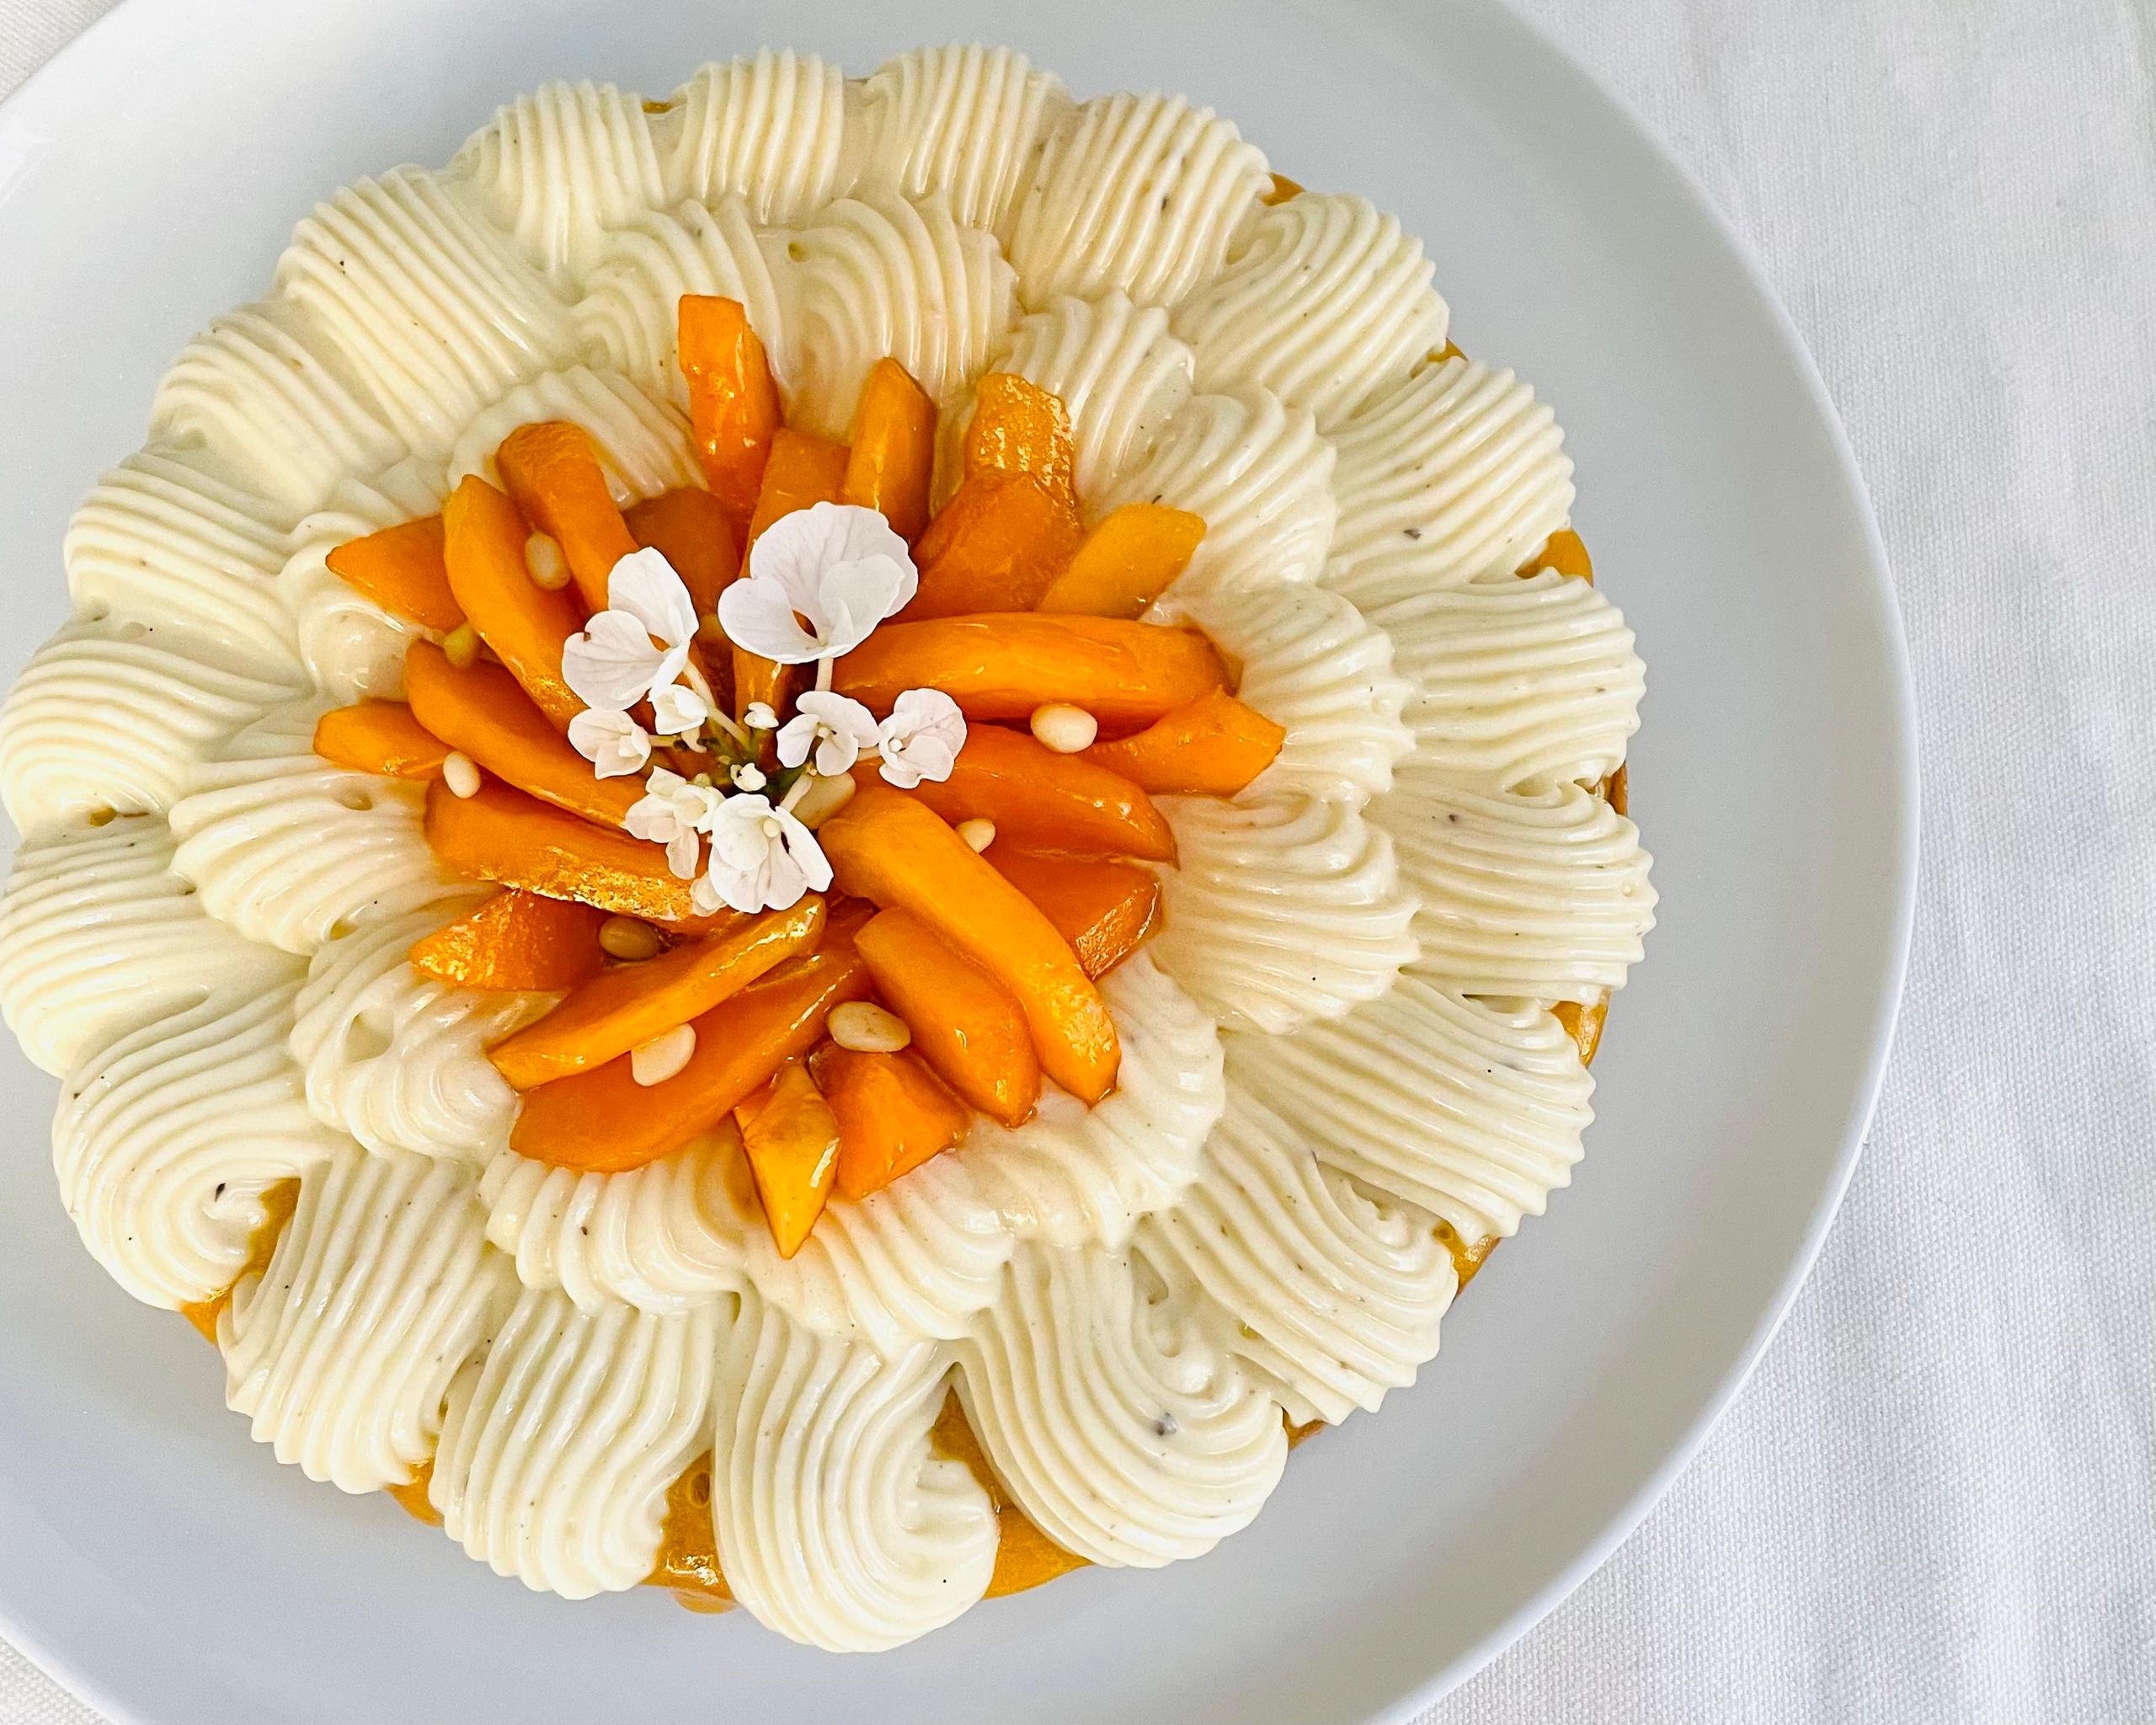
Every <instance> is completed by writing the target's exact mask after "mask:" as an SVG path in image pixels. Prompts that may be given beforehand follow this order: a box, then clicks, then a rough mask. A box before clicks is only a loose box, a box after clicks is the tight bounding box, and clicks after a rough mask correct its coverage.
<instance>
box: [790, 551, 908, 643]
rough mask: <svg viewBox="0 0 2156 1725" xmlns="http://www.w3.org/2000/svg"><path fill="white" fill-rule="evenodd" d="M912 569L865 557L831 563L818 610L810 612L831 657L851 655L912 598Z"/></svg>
mask: <svg viewBox="0 0 2156 1725" xmlns="http://www.w3.org/2000/svg"><path fill="white" fill-rule="evenodd" d="M912 569H913V566H912V565H911V564H910V563H907V564H904V565H901V564H900V563H898V562H897V561H895V560H894V558H888V557H864V558H857V559H856V560H854V561H853V562H851V563H833V564H832V565H831V566H830V568H829V569H825V571H824V580H823V586H822V588H821V590H820V592H819V610H818V611H815V612H812V613H809V616H810V619H811V621H812V622H814V623H815V624H816V625H817V633H818V634H819V635H820V636H821V637H822V638H823V650H824V653H825V654H829V655H830V656H831V657H833V658H835V657H837V656H838V655H839V654H841V653H851V652H852V651H853V649H855V648H857V647H858V646H859V645H860V644H862V642H863V641H866V640H867V638H869V636H870V635H872V634H873V633H875V630H876V625H877V624H878V623H880V622H883V619H884V618H885V617H889V616H890V614H891V613H892V612H893V611H897V610H899V609H900V608H901V607H903V606H905V602H906V601H908V600H909V599H910V598H912V597H913V590H914V585H915V583H914V579H913V574H912Z"/></svg>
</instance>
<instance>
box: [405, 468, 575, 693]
mask: <svg viewBox="0 0 2156 1725" xmlns="http://www.w3.org/2000/svg"><path fill="white" fill-rule="evenodd" d="M441 520H442V553H443V558H444V560H445V562H446V565H447V568H448V569H449V585H450V588H451V590H452V591H453V592H454V593H455V594H456V602H457V604H458V606H460V607H462V611H463V614H464V616H465V617H466V618H467V619H468V620H469V621H470V622H471V624H472V628H474V629H476V630H477V631H478V634H479V638H480V639H481V640H483V641H484V642H485V643H486V644H487V645H488V647H490V648H492V649H494V657H495V658H497V659H499V660H501V662H502V663H503V664H504V665H506V666H508V668H509V671H510V676H514V677H515V679H516V680H517V681H519V682H520V683H521V684H523V685H524V692H525V693H526V694H527V695H529V696H531V698H532V700H533V701H534V702H536V703H537V704H538V708H539V710H540V711H541V712H542V713H545V714H546V715H547V718H549V719H551V720H552V722H553V723H554V724H556V725H557V726H558V727H559V728H561V729H564V730H566V729H568V722H569V721H570V720H571V719H573V718H575V717H576V716H577V714H578V713H581V712H583V711H584V702H581V701H579V699H578V698H577V697H576V695H575V692H574V691H573V690H571V689H570V687H569V686H568V683H567V682H565V681H563V677H562V644H563V642H564V641H566V640H568V638H569V637H570V636H571V635H574V634H575V633H577V632H578V631H579V629H581V628H583V627H584V614H583V612H582V611H580V610H579V608H578V605H577V601H576V600H575V599H574V597H573V596H572V595H570V594H569V592H568V590H567V589H565V588H564V589H561V590H555V591H551V592H550V591H549V590H547V589H546V588H544V587H542V586H541V585H539V584H538V583H537V582H536V581H534V580H533V579H531V570H530V569H529V568H528V567H527V566H526V563H525V561H524V542H525V541H526V539H528V538H530V537H531V532H530V531H529V529H527V528H526V526H525V523H524V517H523V516H522V515H520V514H519V513H518V511H517V507H516V505H515V504H513V503H511V502H510V500H509V499H508V498H506V497H504V496H503V495H502V494H501V493H500V492H499V491H497V490H496V489H494V487H493V486H491V485H489V484H488V483H487V482H486V481H485V480H484V479H482V478H479V476H478V474H476V473H471V474H467V475H466V476H465V478H464V481H463V483H462V484H460V485H458V487H457V488H456V490H454V491H453V492H451V494H450V497H449V501H448V503H447V504H446V505H443V508H442V512H441Z"/></svg>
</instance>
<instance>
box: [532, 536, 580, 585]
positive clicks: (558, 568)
mask: <svg viewBox="0 0 2156 1725" xmlns="http://www.w3.org/2000/svg"><path fill="white" fill-rule="evenodd" d="M524 567H525V568H526V569H528V570H530V571H531V585H533V586H535V587H544V588H545V589H546V590H547V591H548V592H549V593H552V592H555V591H557V590H559V589H561V588H563V587H566V586H568V584H569V565H568V558H564V557H563V555H562V547H560V546H559V545H557V544H556V543H555V542H554V541H553V540H552V538H550V537H548V536H547V535H546V534H544V533H534V534H533V535H532V536H531V537H530V538H529V539H527V540H526V541H525V542H524Z"/></svg>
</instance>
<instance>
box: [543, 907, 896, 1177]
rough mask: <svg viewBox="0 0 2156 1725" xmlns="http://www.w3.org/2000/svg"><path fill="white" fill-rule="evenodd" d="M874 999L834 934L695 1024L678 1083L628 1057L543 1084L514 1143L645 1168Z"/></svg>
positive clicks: (555, 1156)
mask: <svg viewBox="0 0 2156 1725" xmlns="http://www.w3.org/2000/svg"><path fill="white" fill-rule="evenodd" d="M832 920H833V922H834V923H835V922H836V921H837V919H836V918H833V919H832ZM867 992H868V967H867V965H865V964H862V962H861V955H860V954H859V953H857V952H856V951H855V950H854V949H853V944H852V943H851V941H847V940H845V939H842V938H841V937H840V936H839V931H838V930H837V929H836V928H835V927H833V928H830V929H829V930H827V931H826V932H825V938H824V944H823V945H822V946H821V947H820V948H818V949H817V950H816V951H815V952H814V953H809V954H808V955H807V956H805V957H803V958H798V959H788V960H787V962H786V963H785V964H782V965H780V966H779V967H778V968H777V969H776V970H773V971H772V972H771V974H770V975H768V976H766V977H764V978H762V979H761V980H760V981H757V982H755V983H754V984H752V985H750V986H749V987H747V988H744V989H743V990H742V991H741V992H740V993H739V994H737V995H735V996H734V998H733V999H732V1000H729V1001H723V1002H721V1003H720V1004H719V1005H718V1006H716V1007H712V1009H711V1011H709V1012H705V1013H703V1014H702V1015H701V1016H700V1017H696V1018H693V1019H691V1021H690V1022H691V1023H693V1024H694V1025H695V1026H696V1052H695V1053H693V1054H692V1055H690V1056H689V1061H688V1064H687V1065H685V1066H683V1067H682V1068H681V1070H680V1071H678V1072H676V1073H675V1075H674V1076H672V1077H671V1078H668V1079H664V1080H662V1081H660V1082H659V1083H657V1084H650V1085H644V1084H639V1083H638V1082H637V1081H636V1079H635V1078H634V1076H632V1074H631V1072H630V1070H629V1058H628V1056H627V1055H623V1056H622V1058H621V1059H619V1060H609V1061H608V1062H607V1063H606V1065H603V1066H595V1067H594V1068H593V1069H592V1070H591V1071H589V1072H579V1073H578V1074H577V1075H576V1076H574V1078H564V1079H563V1080H562V1081H560V1082H558V1083H556V1084H542V1085H541V1086H540V1087H538V1088H537V1089H536V1090H531V1091H526V1092H525V1096H524V1107H523V1110H522V1112H521V1113H520V1114H518V1115H517V1118H516V1124H515V1126H514V1127H513V1128H511V1129H510V1135H509V1141H510V1146H511V1148H513V1149H515V1151H518V1152H519V1153H520V1155H524V1156H531V1157H532V1158H534V1159H535V1160H536V1161H539V1162H552V1163H554V1164H555V1165H557V1166H558V1167H569V1168H589V1169H591V1170H594V1171H595V1172H604V1173H618V1172H620V1171H621V1170H622V1169H624V1168H640V1167H643V1165H644V1164H645V1163H646V1162H655V1161H657V1160H658V1159H659V1157H660V1156H664V1155H665V1154H667V1152H668V1151H675V1150H679V1149H680V1147H681V1146H683V1145H685V1144H686V1143H687V1142H688V1141H689V1140H691V1139H692V1138H694V1137H696V1135H698V1134H699V1133H702V1132H708V1131H709V1130H711V1129H712V1127H714V1126H716V1125H718V1123H719V1122H720V1121H722V1120H723V1119H725V1118H726V1117H727V1115H728V1114H731V1113H732V1112H733V1111H734V1108H735V1106H736V1105H737V1104H738V1103H740V1102H741V1101H742V1100H743V1099H744V1097H749V1096H750V1095H752V1094H754V1093H755V1092H756V1091H757V1090H759V1089H760V1088H761V1087H763V1086H764V1084H765V1083H766V1081H769V1079H770V1078H771V1074H772V1073H773V1072H775V1071H777V1070H778V1067H779V1065H780V1064H781V1063H782V1061H786V1060H792V1059H793V1058H794V1057H795V1056H796V1055H804V1054H806V1053H808V1051H809V1049H812V1048H814V1046H815V1045H816V1044H817V1043H818V1042H819V1041H821V1040H822V1039H823V1034H824V1020H825V1018H826V1017H829V1016H830V1010H831V1008H832V1007H835V1006H837V1005H838V1004H839V1003H840V1002H841V1001H851V1000H858V999H860V998H861V997H862V996H863V995H865V994H867Z"/></svg>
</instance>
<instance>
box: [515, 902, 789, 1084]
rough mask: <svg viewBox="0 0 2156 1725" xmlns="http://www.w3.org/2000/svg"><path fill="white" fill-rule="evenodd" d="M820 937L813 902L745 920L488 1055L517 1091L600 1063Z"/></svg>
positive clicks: (649, 963)
mask: <svg viewBox="0 0 2156 1725" xmlns="http://www.w3.org/2000/svg"><path fill="white" fill-rule="evenodd" d="M823 932H824V901H823V900H822V899H820V898H818V897H816V896H814V895H810V896H809V897H808V898H805V899H803V900H801V902H800V903H799V904H798V905H794V906H792V908H791V909H790V910H785V911H766V912H765V913H764V914H763V915H761V916H753V917H743V918H741V919H740V920H739V921H737V922H736V923H735V924H734V926H733V927H729V928H726V929H723V930H721V931H720V932H718V933H716V934H711V935H707V936H706V937H704V938H703V939H702V940H696V941H690V942H686V943H684V944H682V945H680V946H678V947H675V948H674V949H673V950H672V951H670V952H667V953H661V954H660V955H659V957H658V958H655V959H648V960H646V961H645V962H644V963H643V964H622V965H617V966H616V968H615V969H611V970H607V971H605V972H603V973H601V974H600V975H597V976H595V977H593V978H592V979H591V980H590V981H588V982H586V983H585V984H584V985H583V986H582V987H580V988H579V989H578V990H576V991H575V992H574V993H573V994H571V995H570V996H568V999H567V1000H565V1001H563V1002H562V1003H561V1004H560V1005H559V1006H558V1007H555V1008H554V1010H553V1011H552V1012H549V1013H547V1016H546V1017H543V1018H542V1019H540V1020H539V1021H538V1023H536V1024H527V1025H526V1026H525V1028H523V1029H521V1030H520V1031H517V1032H516V1033H515V1034H514V1035H511V1036H510V1037H508V1038H506V1039H504V1040H502V1041H500V1042H498V1043H496V1044H494V1046H493V1047H492V1048H490V1049H488V1050H487V1058H488V1060H492V1061H493V1062H494V1070H495V1071H498V1072H499V1073H500V1074H501V1075H502V1076H503V1077H504V1078H506V1079H508V1080H509V1081H510V1083H511V1084H513V1085H515V1087H517V1088H518V1089H519V1090H531V1089H533V1088H535V1087H537V1086H539V1085H542V1084H548V1083H552V1082H553V1081H556V1080H558V1079H562V1078H567V1077H569V1076H573V1075H574V1074H575V1073H578V1072H583V1071H589V1070H590V1069H591V1068H592V1067H594V1066H603V1065H606V1062H607V1061H609V1060H614V1059H616V1057H618V1056H620V1055H625V1054H627V1053H628V1052H629V1051H630V1050H631V1049H634V1048H637V1047H639V1046H641V1045H642V1044H644V1043H647V1042H649V1041H650V1040H651V1039H652V1038H654V1036H659V1035H661V1034H663V1033H665V1032H666V1031H669V1030H671V1029H673V1028H675V1026H676V1025H680V1024H686V1023H688V1022H689V1021H690V1020H691V1018H696V1017H701V1016H702V1014H704V1013H706V1012H709V1011H710V1010H711V1009H712V1007H715V1006H717V1005H718V1003H719V1002H720V1001H725V1000H730V999H732V998H733V997H734V996H735V995H737V994H739V993H740V992H741V991H742V990H743V989H744V988H746V987H747V986H748V985H750V983H752V982H754V981H755V980H756V979H757V978H758V977H760V976H761V975H764V974H765V973H766V971H769V970H771V969H774V968H776V966H777V965H780V964H783V963H785V962H786V960H787V959H791V958H792V957H793V956H795V954H797V953H802V952H804V951H813V950H814V948H815V945H816V943H817V942H818V941H819V940H820V939H821V938H822V937H823Z"/></svg>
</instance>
